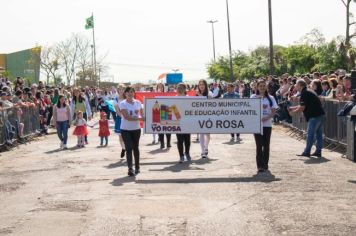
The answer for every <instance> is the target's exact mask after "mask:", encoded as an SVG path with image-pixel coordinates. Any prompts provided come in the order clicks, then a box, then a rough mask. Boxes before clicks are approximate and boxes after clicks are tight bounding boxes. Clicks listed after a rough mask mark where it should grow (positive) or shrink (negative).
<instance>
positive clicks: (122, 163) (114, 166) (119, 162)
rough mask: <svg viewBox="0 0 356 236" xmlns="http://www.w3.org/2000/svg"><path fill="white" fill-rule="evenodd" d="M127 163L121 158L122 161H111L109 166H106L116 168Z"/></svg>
mask: <svg viewBox="0 0 356 236" xmlns="http://www.w3.org/2000/svg"><path fill="white" fill-rule="evenodd" d="M125 165H126V161H125V159H120V161H118V162H115V163H111V164H109V165H108V166H105V168H108V169H114V168H117V167H120V166H125Z"/></svg>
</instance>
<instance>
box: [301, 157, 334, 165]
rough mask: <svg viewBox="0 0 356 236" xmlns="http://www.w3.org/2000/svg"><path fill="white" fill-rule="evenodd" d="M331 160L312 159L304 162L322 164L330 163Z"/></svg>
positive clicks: (323, 158) (322, 158)
mask: <svg viewBox="0 0 356 236" xmlns="http://www.w3.org/2000/svg"><path fill="white" fill-rule="evenodd" d="M329 161H330V160H329V159H326V158H325V157H318V158H315V157H310V158H309V159H308V160H306V161H304V163H305V164H322V163H326V162H329Z"/></svg>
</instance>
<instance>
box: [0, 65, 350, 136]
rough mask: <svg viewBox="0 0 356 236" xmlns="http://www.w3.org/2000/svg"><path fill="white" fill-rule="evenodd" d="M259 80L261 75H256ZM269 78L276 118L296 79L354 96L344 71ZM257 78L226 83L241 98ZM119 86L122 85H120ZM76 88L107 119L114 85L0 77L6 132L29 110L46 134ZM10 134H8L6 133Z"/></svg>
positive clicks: (293, 94) (216, 87) (219, 86)
mask: <svg viewBox="0 0 356 236" xmlns="http://www.w3.org/2000/svg"><path fill="white" fill-rule="evenodd" d="M259 79H260V78H259ZM264 79H265V80H266V81H268V84H267V86H268V93H269V94H270V95H272V96H274V97H275V99H276V101H277V103H278V104H279V107H280V109H279V112H278V115H277V116H278V117H276V119H277V120H287V121H291V117H290V116H289V114H288V111H287V107H288V106H289V105H290V103H291V102H296V101H298V97H299V93H298V91H297V89H296V86H295V85H296V81H297V80H298V79H303V80H304V81H305V82H306V83H307V84H308V88H309V89H311V90H313V91H314V92H315V93H316V94H317V95H318V96H319V98H320V99H321V100H328V99H334V100H337V101H350V100H352V99H353V97H352V96H351V95H352V89H351V76H349V75H347V74H346V72H345V71H342V70H338V71H331V72H329V73H327V74H321V73H318V72H315V73H313V74H307V75H301V76H290V75H288V74H284V75H282V76H280V77H277V76H267V77H265V78H264ZM256 81H257V79H256V80H252V81H249V82H245V81H241V80H238V81H236V82H234V83H229V86H233V87H234V91H235V93H236V94H238V97H240V98H249V97H250V96H251V95H253V94H255V92H256ZM120 86H121V87H122V86H123V85H120ZM227 86H228V83H225V82H219V83H216V82H214V83H211V84H209V89H210V91H211V93H212V94H213V97H214V98H221V97H222V96H223V94H224V93H226V92H227ZM155 88H156V87H155V86H153V85H148V86H145V87H141V88H139V89H138V90H141V91H155ZM75 90H78V91H79V92H80V93H81V96H82V97H83V98H84V99H85V100H86V101H87V102H88V103H89V104H90V107H91V109H92V112H93V113H95V112H96V111H103V112H105V113H106V114H107V115H108V118H110V114H114V113H115V110H114V109H113V108H112V106H111V105H110V103H108V101H110V100H115V99H117V98H118V90H117V88H115V87H111V88H106V89H100V88H98V87H94V86H92V87H89V86H86V87H77V88H76V87H74V86H65V85H64V84H60V85H59V86H50V85H45V84H44V83H43V82H42V81H39V83H38V84H31V85H26V84H25V82H24V80H23V78H21V77H17V78H16V80H15V81H14V82H11V81H10V80H8V79H7V78H3V77H0V97H1V99H0V110H4V109H8V108H13V109H12V110H13V111H15V113H16V114H15V116H14V117H15V123H16V125H13V124H12V126H15V127H8V128H7V130H8V132H7V133H11V132H15V133H17V135H18V136H20V137H21V136H23V129H24V124H23V120H24V116H25V115H26V112H24V109H32V110H36V112H38V114H39V116H38V119H37V120H36V121H35V119H34V118H32V121H33V122H38V124H39V125H38V126H36V127H38V128H37V130H36V132H39V133H42V134H47V132H48V128H49V127H51V118H52V115H53V106H55V105H56V104H57V102H58V97H59V95H60V94H63V95H64V96H65V98H66V102H67V103H68V105H71V102H72V97H73V93H74V91H75ZM196 90H197V85H187V91H196ZM166 91H170V92H175V91H176V86H175V85H168V86H167V88H166ZM7 136H9V135H7Z"/></svg>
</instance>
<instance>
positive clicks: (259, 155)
mask: <svg viewBox="0 0 356 236" xmlns="http://www.w3.org/2000/svg"><path fill="white" fill-rule="evenodd" d="M271 134H272V127H263V135H261V134H255V135H254V136H255V142H256V163H257V169H265V170H268V161H269V146H270V141H271Z"/></svg>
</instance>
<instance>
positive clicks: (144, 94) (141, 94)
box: [135, 91, 196, 128]
mask: <svg viewBox="0 0 356 236" xmlns="http://www.w3.org/2000/svg"><path fill="white" fill-rule="evenodd" d="M175 96H177V93H175V92H168V93H162V92H135V99H137V100H139V101H140V102H141V103H142V104H145V98H155V97H175ZM187 96H191V97H193V96H196V93H195V91H189V92H187ZM140 126H141V128H143V122H142V121H141V122H140Z"/></svg>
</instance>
